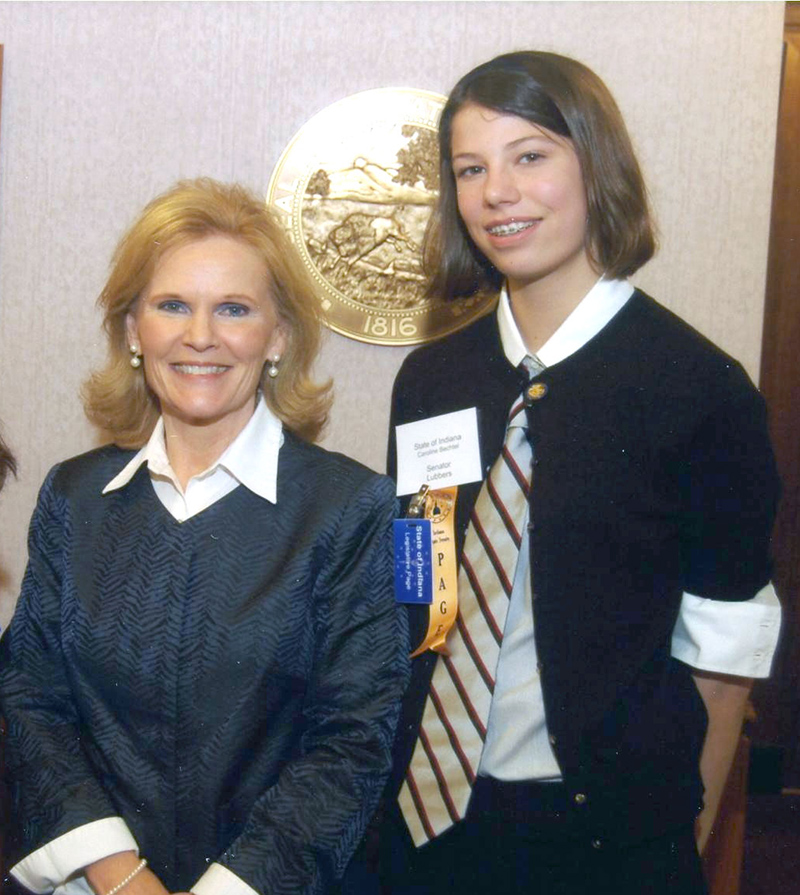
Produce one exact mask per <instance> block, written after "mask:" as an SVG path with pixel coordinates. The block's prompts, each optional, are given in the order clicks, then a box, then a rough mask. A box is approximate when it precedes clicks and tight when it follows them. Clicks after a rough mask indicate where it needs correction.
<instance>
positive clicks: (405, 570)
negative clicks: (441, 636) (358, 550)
mask: <svg viewBox="0 0 800 895" xmlns="http://www.w3.org/2000/svg"><path fill="white" fill-rule="evenodd" d="M394 593H395V599H396V600H397V602H398V603H414V604H417V605H420V606H428V605H430V604H431V603H432V602H433V572H432V569H431V521H430V519H395V521H394Z"/></svg>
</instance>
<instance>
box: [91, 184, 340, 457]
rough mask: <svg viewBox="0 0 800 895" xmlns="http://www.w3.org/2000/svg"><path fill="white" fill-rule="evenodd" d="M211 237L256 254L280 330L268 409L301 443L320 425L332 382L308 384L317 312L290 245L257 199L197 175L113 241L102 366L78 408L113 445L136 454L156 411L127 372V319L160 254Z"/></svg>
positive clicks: (267, 382)
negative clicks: (279, 353)
mask: <svg viewBox="0 0 800 895" xmlns="http://www.w3.org/2000/svg"><path fill="white" fill-rule="evenodd" d="M215 234H221V235H225V236H230V237H233V238H234V239H237V240H240V241H241V242H242V243H245V244H246V245H249V246H251V247H252V248H254V249H255V250H256V252H257V253H258V255H259V256H260V257H261V259H262V260H263V261H264V264H265V266H266V269H267V276H268V286H269V294H270V297H271V298H272V300H273V302H274V303H275V308H276V311H277V313H278V317H279V319H280V320H281V322H282V323H283V324H284V327H285V330H286V347H285V349H284V352H283V355H282V357H281V364H280V373H279V375H278V376H277V377H276V378H274V379H272V378H270V377H269V376H267V375H266V370H265V371H264V372H263V373H262V376H261V388H262V391H263V393H264V398H265V400H266V402H267V404H268V406H269V408H270V409H271V410H272V412H273V413H274V414H275V415H276V416H277V417H278V418H279V419H280V420H281V422H282V423H283V424H284V426H286V428H287V429H290V430H291V431H292V432H295V433H296V434H297V435H299V436H300V437H301V438H305V439H307V440H308V441H314V440H315V439H316V438H317V437H318V436H319V434H320V432H321V430H322V428H323V426H324V425H325V423H326V421H327V417H328V410H329V408H330V401H331V394H330V392H331V384H330V382H327V383H324V384H317V383H315V382H314V381H313V380H312V378H311V366H312V364H313V362H314V359H315V358H316V355H317V351H318V349H319V343H320V309H319V304H318V301H317V299H316V297H315V293H314V288H313V285H312V283H311V281H310V280H309V278H308V276H307V275H306V273H305V270H304V268H303V265H302V263H301V261H300V259H299V257H298V255H297V253H296V250H295V248H294V246H293V245H292V244H291V241H290V240H289V237H288V236H287V234H286V233H285V232H284V230H283V228H282V227H281V225H280V224H279V222H278V221H277V220H276V219H275V217H274V215H273V214H272V212H271V211H270V210H269V209H268V208H267V206H266V204H265V203H264V202H263V201H261V200H259V199H258V198H256V197H255V196H254V195H253V194H252V193H250V192H249V191H248V190H247V189H245V188H244V187H242V186H239V185H237V184H223V183H218V182H217V181H215V180H212V179H210V178H207V177H203V178H198V179H196V180H185V181H180V182H179V183H177V184H176V185H175V186H174V187H172V188H171V189H170V190H168V191H167V192H165V193H163V194H162V195H160V196H158V197H157V198H155V199H154V200H153V201H152V202H150V203H149V204H148V205H147V206H146V207H145V209H144V210H143V211H142V213H141V214H140V215H139V217H138V219H137V220H136V221H135V222H134V224H133V225H132V226H131V228H130V229H129V230H128V232H127V233H126V234H125V235H124V236H123V237H122V239H121V240H120V242H119V245H118V246H117V248H116V251H115V252H114V255H113V258H112V269H111V274H110V276H109V278H108V282H107V283H106V285H105V287H104V289H103V291H102V292H101V293H100V297H99V299H98V305H99V306H100V307H101V308H102V309H103V315H104V316H103V328H104V329H105V332H106V335H107V337H108V342H109V346H108V360H107V362H106V365H105V367H103V368H102V369H101V370H98V371H96V372H95V373H93V374H92V376H91V377H90V378H89V380H88V381H87V382H86V383H85V385H84V387H83V392H82V396H83V403H84V409H85V411H86V415H87V416H88V418H89V420H90V421H91V422H92V423H94V424H95V425H96V426H99V427H100V428H101V429H103V430H105V431H106V432H107V433H108V434H109V435H110V436H111V437H112V439H113V441H114V442H115V444H117V445H119V446H120V447H126V448H138V447H141V446H142V445H143V444H144V443H145V442H146V441H147V439H148V438H149V437H150V434H151V433H152V431H153V427H154V426H155V423H156V420H157V419H158V416H159V412H160V411H159V406H158V400H157V398H156V396H155V395H154V394H153V392H152V391H151V390H150V388H149V387H148V386H147V383H146V381H145V378H144V374H143V372H142V369H134V368H133V367H131V364H130V353H129V346H128V339H127V333H126V326H125V323H126V318H127V315H128V314H129V313H130V312H131V311H132V310H133V308H134V306H135V304H136V302H137V300H138V298H139V296H140V295H141V293H142V291H143V290H144V289H145V288H146V287H147V285H148V283H149V282H150V279H151V278H152V276H153V271H154V270H155V267H156V264H158V262H159V260H160V259H161V258H162V256H163V255H164V254H165V253H166V252H167V251H169V250H170V249H173V248H176V247H177V246H180V245H185V244H187V243H190V242H195V241H196V240H199V239H203V238H205V237H207V236H212V235H215Z"/></svg>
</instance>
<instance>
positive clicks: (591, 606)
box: [389, 292, 778, 841]
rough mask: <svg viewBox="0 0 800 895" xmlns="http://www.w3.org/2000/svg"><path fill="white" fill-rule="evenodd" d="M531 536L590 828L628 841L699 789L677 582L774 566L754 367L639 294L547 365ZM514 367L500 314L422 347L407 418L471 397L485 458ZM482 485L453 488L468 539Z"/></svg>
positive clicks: (715, 588) (728, 579)
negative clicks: (677, 627) (680, 653)
mask: <svg viewBox="0 0 800 895" xmlns="http://www.w3.org/2000/svg"><path fill="white" fill-rule="evenodd" d="M537 381H539V382H543V383H545V384H546V385H547V393H546V395H545V397H544V398H542V399H541V400H539V401H537V402H535V403H534V404H533V405H532V406H531V408H529V410H528V422H529V428H530V431H531V435H532V440H533V445H534V454H535V460H534V471H533V483H532V489H531V502H530V519H531V522H532V528H531V532H530V539H531V541H530V546H531V554H530V555H531V575H532V592H533V597H534V617H535V637H536V646H537V651H538V656H539V662H540V664H541V668H540V673H541V676H542V687H543V692H544V699H545V711H546V716H547V726H548V730H549V732H550V734H551V735H552V737H553V738H554V751H555V754H556V757H557V759H558V762H559V765H560V767H561V769H562V773H563V777H564V781H565V783H566V785H567V787H568V790H569V791H570V793H571V794H573V795H575V794H577V793H579V792H580V793H583V794H584V795H585V796H586V799H585V800H579V803H575V804H574V806H573V809H572V810H573V812H574V817H573V821H574V824H575V828H576V831H578V832H580V833H581V835H582V834H583V833H584V832H585V833H586V835H589V836H591V837H599V838H608V837H610V838H613V839H617V840H618V841H628V840H634V839H638V838H644V837H646V836H648V835H651V834H655V833H658V832H660V831H662V830H665V829H667V828H669V827H670V826H673V825H676V824H678V823H682V822H686V821H688V820H691V818H692V817H693V816H694V814H695V813H696V812H697V810H698V807H699V806H700V804H701V799H702V790H701V784H700V779H699V768H698V761H699V752H700V749H701V747H702V742H703V737H704V732H705V723H706V719H705V710H704V707H703V705H702V702H701V700H700V697H699V695H698V693H697V691H696V688H695V686H694V684H693V681H692V679H691V673H690V669H688V668H687V667H686V666H684V665H683V664H682V663H680V662H678V661H676V660H675V659H673V658H671V656H670V641H671V634H672V630H673V627H674V624H675V621H676V618H677V614H678V610H679V607H680V600H681V595H682V593H683V592H684V591H686V592H689V593H692V594H695V595H697V596H701V597H710V598H713V599H716V600H747V599H749V598H751V597H753V596H754V595H755V594H756V593H757V592H758V591H759V590H760V589H761V588H762V587H763V586H764V585H766V584H767V582H768V580H769V576H770V561H769V539H770V532H771V526H772V520H773V517H774V512H775V505H776V500H777V492H778V482H777V476H776V472H775V466H774V461H773V457H772V451H771V448H770V444H769V439H768V435H767V427H766V414H765V407H764V402H763V400H762V399H761V397H760V395H759V394H758V392H757V391H756V389H755V388H754V387H753V385H752V384H751V383H750V381H749V379H748V378H747V376H746V374H745V373H744V371H743V370H742V368H741V367H740V366H739V365H738V364H737V363H736V362H735V361H733V360H732V359H731V358H730V357H728V356H727V355H725V354H724V353H723V352H722V351H720V350H719V349H718V348H716V347H715V346H714V345H713V344H712V343H711V342H709V341H708V340H707V339H705V338H704V337H703V336H701V335H700V334H699V333H697V332H696V331H695V330H693V329H692V328H691V327H690V326H688V325H687V324H686V323H684V322H683V321H682V320H680V319H679V318H678V317H676V316H675V315H674V314H672V313H671V312H669V311H668V310H666V309H665V308H663V307H661V306H660V305H658V304H657V303H656V302H655V301H653V299H651V298H649V297H648V296H646V295H644V294H643V293H641V292H636V293H635V294H634V295H633V296H632V298H631V299H630V300H629V302H628V303H627V304H626V305H625V306H624V307H623V309H622V310H621V311H620V312H619V313H618V314H617V315H616V316H615V317H614V318H613V319H612V320H611V321H610V322H609V323H608V324H607V325H606V326H605V327H604V329H603V330H602V331H601V332H600V333H598V334H597V335H596V336H595V337H594V338H593V339H591V340H590V341H589V342H588V343H587V344H586V345H584V346H583V347H582V348H580V349H579V350H578V351H576V352H575V353H574V354H572V355H571V356H569V357H567V358H566V359H564V360H563V361H561V362H560V363H557V364H554V365H553V366H551V367H549V368H547V369H546V370H545V371H544V372H543V373H542V374H541V375H540V376H539V377H538V379H537ZM519 391H520V380H519V377H518V374H517V373H516V372H515V371H514V370H513V369H512V368H511V367H510V365H509V364H508V361H507V360H506V358H505V355H504V353H503V349H502V345H501V342H500V337H499V333H498V330H497V322H496V316H495V315H494V314H492V315H490V316H487V317H484V318H482V319H480V320H479V321H477V322H476V323H474V324H472V325H471V326H470V327H468V328H467V329H465V330H463V331H461V332H459V333H457V334H455V335H454V336H452V337H449V338H447V339H445V340H443V341H441V342H438V343H435V344H433V345H431V346H426V347H424V348H422V349H419V350H417V351H415V352H414V353H412V354H411V355H409V357H408V358H407V359H406V361H405V363H404V365H403V367H402V369H401V371H400V373H399V374H398V377H397V381H396V383H395V391H394V398H393V407H392V420H391V425H392V430H391V437H390V449H389V470H390V474H394V471H395V469H396V458H395V454H394V450H395V448H394V426H396V425H398V424H402V423H407V422H411V421H414V420H419V419H424V418H426V417H429V416H435V415H437V414H440V413H447V412H450V411H453V410H460V409H463V408H466V407H472V406H476V407H477V408H478V418H479V424H478V425H479V437H480V442H481V450H482V460H483V463H484V468H485V469H486V470H488V469H489V468H491V465H492V463H493V462H494V460H495V458H496V457H497V455H498V453H499V451H500V448H501V445H502V441H503V437H504V430H505V421H506V414H507V412H508V408H509V407H510V405H511V402H512V401H513V400H514V398H515V397H516V396H517V395H518V394H519ZM479 488H480V483H478V484H475V485H467V486H463V487H461V488H460V489H459V496H458V504H457V526H458V538H459V550H460V548H461V544H462V543H463V536H464V532H465V530H466V527H467V524H468V521H469V514H470V511H471V509H472V505H473V504H474V502H475V499H476V497H477V494H478V491H479ZM434 658H435V657H433V656H432V655H431V654H428V655H427V656H423V657H421V659H420V660H417V661H416V662H415V665H414V669H413V672H412V675H413V677H412V686H411V687H410V690H409V693H408V696H407V699H406V703H405V706H404V713H403V716H402V718H401V726H400V732H399V734H398V742H397V746H396V761H395V774H394V784H395V786H398V785H399V782H400V780H401V778H402V775H403V773H404V770H405V768H406V767H407V765H408V761H409V760H410V754H411V751H412V749H413V746H414V741H415V738H416V731H417V728H418V725H419V720H420V718H421V712H422V708H423V706H424V701H425V697H426V695H427V687H428V683H429V680H430V675H431V673H432V668H433V661H434Z"/></svg>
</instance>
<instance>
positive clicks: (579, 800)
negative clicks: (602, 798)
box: [572, 792, 586, 805]
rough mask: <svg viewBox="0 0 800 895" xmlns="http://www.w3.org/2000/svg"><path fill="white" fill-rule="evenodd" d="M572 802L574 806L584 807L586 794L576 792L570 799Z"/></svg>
mask: <svg viewBox="0 0 800 895" xmlns="http://www.w3.org/2000/svg"><path fill="white" fill-rule="evenodd" d="M572 800H573V801H574V802H575V804H576V805H584V804H585V803H586V793H585V792H576V793H575V795H574V796H573V797H572Z"/></svg>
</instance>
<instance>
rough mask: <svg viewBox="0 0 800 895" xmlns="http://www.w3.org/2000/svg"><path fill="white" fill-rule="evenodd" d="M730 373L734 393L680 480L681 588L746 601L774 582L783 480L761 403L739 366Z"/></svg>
mask: <svg viewBox="0 0 800 895" xmlns="http://www.w3.org/2000/svg"><path fill="white" fill-rule="evenodd" d="M731 374H732V379H733V382H732V383H731V385H730V392H731V393H732V394H731V395H730V397H729V398H728V400H726V401H723V402H720V403H719V404H718V405H717V406H716V407H715V408H714V409H713V411H712V412H710V413H709V414H708V415H707V416H706V417H705V418H704V419H703V421H702V423H701V425H700V426H699V427H698V429H697V430H696V432H695V433H694V438H693V440H692V443H691V446H690V452H689V462H688V463H687V465H686V468H685V472H684V476H683V482H682V489H683V506H684V507H685V511H684V516H683V525H682V530H681V560H682V569H683V582H682V583H683V590H684V591H685V592H686V593H689V594H694V595H695V596H699V597H706V598H710V599H712V600H724V601H742V600H750V599H752V598H753V597H754V596H755V595H756V594H757V593H758V592H759V591H761V590H762V588H764V587H765V586H766V585H767V583H768V582H769V579H770V574H771V571H772V564H771V557H770V540H771V535H772V526H773V523H774V519H775V512H776V507H777V501H778V494H779V490H780V483H779V480H778V475H777V470H776V467H775V460H774V457H773V453H772V447H771V445H770V440H769V434H768V429H767V419H766V406H765V404H764V400H763V398H762V397H761V395H759V393H758V392H757V391H756V389H755V388H754V387H753V386H752V384H751V383H750V382H749V380H748V379H747V377H746V374H745V373H744V371H742V370H741V369H740V368H739V367H738V365H736V366H733V367H732V368H731ZM737 374H738V376H737ZM737 380H738V381H737Z"/></svg>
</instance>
